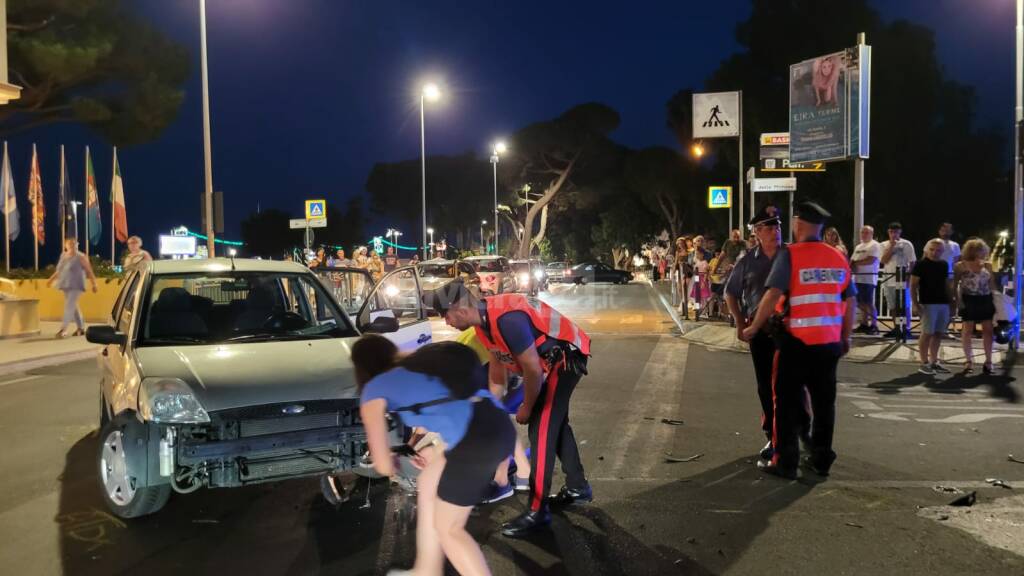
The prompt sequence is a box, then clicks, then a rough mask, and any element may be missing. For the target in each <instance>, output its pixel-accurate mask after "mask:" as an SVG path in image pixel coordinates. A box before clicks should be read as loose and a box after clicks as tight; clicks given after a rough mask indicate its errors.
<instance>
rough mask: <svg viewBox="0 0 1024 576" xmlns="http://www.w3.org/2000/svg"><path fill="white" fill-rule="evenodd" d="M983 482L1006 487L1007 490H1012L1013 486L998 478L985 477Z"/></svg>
mask: <svg viewBox="0 0 1024 576" xmlns="http://www.w3.org/2000/svg"><path fill="white" fill-rule="evenodd" d="M985 482H988V483H989V484H991V485H993V486H998V487H1000V488H1006V489H1007V490H1013V486H1010V485H1009V484H1007V483H1006V481H1005V480H1000V479H999V478H985Z"/></svg>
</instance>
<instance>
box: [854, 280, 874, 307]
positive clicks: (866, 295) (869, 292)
mask: <svg viewBox="0 0 1024 576" xmlns="http://www.w3.org/2000/svg"><path fill="white" fill-rule="evenodd" d="M856 286H857V304H864V305H868V304H874V303H875V285H874V284H857V285H856Z"/></svg>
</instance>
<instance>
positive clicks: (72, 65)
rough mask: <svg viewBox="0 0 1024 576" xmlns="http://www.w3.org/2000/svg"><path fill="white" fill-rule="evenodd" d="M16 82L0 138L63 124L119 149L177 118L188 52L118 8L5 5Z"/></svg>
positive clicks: (80, 3)
mask: <svg viewBox="0 0 1024 576" xmlns="http://www.w3.org/2000/svg"><path fill="white" fill-rule="evenodd" d="M7 11H8V14H7V31H8V38H7V40H8V48H9V52H8V54H9V69H10V76H11V82H12V83H14V84H17V85H20V86H21V87H22V92H21V98H20V99H18V100H14V101H12V102H11V103H10V104H9V105H7V106H4V107H2V108H0V134H2V135H8V134H13V133H16V132H20V131H24V130H28V129H31V128H35V127H37V126H44V125H47V124H54V123H60V122H78V123H81V124H85V125H88V126H89V127H91V128H93V129H94V130H96V131H97V132H98V133H100V134H101V135H102V136H103V137H104V138H106V139H107V140H109V141H110V142H111V143H112V144H114V145H122V146H127V145H132V144H139V143H142V142H147V141H150V140H153V139H154V138H156V137H157V136H158V135H159V134H160V133H161V132H162V131H163V129H164V128H165V127H167V125H168V124H170V123H171V122H172V121H173V120H174V118H175V117H176V116H177V114H178V109H179V108H180V106H181V103H182V102H183V100H184V92H183V91H182V90H181V86H182V84H184V82H185V80H186V79H187V78H188V75H189V62H188V52H187V51H186V50H185V49H184V48H183V47H182V46H180V45H178V44H176V43H175V42H173V41H171V40H170V39H168V38H167V37H165V36H164V35H163V34H161V33H160V32H158V31H157V30H156V29H155V28H154V27H153V26H151V25H149V24H147V23H146V22H144V21H142V20H141V19H140V18H138V17H137V16H135V15H134V14H132V13H130V12H128V11H126V10H125V9H124V8H123V7H122V6H121V2H120V1H119V0H8V2H7Z"/></svg>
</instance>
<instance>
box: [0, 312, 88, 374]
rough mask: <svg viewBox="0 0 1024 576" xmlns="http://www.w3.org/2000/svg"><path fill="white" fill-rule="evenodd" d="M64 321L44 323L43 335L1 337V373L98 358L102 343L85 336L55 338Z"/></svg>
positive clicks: (41, 324)
mask: <svg viewBox="0 0 1024 576" xmlns="http://www.w3.org/2000/svg"><path fill="white" fill-rule="evenodd" d="M58 329H60V322H40V323H39V330H40V334H38V335H36V336H26V337H23V338H8V339H3V340H0V374H11V373H14V372H24V371H26V370H31V369H33V368H39V367H41V366H53V365H55V364H64V363H66V362H74V361H76V360H84V359H87V358H94V357H95V356H96V353H97V352H99V350H100V348H101V347H100V346H98V345H96V344H90V343H89V342H86V341H85V336H74V337H68V338H64V339H61V340H57V339H56V338H54V334H56V333H57V330H58Z"/></svg>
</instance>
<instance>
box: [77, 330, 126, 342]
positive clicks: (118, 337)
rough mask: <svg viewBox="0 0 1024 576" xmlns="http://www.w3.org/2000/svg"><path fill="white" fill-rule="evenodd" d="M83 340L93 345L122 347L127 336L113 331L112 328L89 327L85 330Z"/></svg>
mask: <svg viewBox="0 0 1024 576" xmlns="http://www.w3.org/2000/svg"><path fill="white" fill-rule="evenodd" d="M85 339H86V340H88V341H89V342H92V343H93V344H117V345H118V346H123V345H124V343H125V342H127V341H128V336H127V335H126V334H124V333H122V332H118V331H116V330H114V327H113V326H89V327H88V328H87V329H86V330H85Z"/></svg>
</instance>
